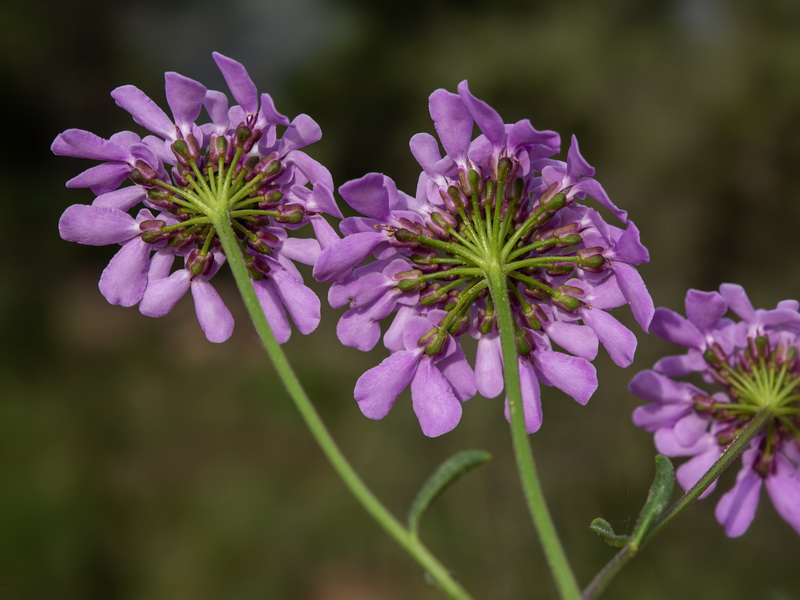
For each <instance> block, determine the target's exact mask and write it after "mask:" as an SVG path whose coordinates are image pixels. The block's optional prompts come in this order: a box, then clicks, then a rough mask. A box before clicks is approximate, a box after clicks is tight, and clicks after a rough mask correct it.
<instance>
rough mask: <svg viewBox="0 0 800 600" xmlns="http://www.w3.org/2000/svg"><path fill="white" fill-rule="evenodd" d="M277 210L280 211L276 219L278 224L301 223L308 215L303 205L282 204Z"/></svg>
mask: <svg viewBox="0 0 800 600" xmlns="http://www.w3.org/2000/svg"><path fill="white" fill-rule="evenodd" d="M275 210H277V211H278V216H277V217H275V220H276V221H277V222H278V223H299V222H300V221H302V220H303V217H304V216H305V214H306V210H305V208H303V205H302V204H281V205H278V206H277V207H276V208H275Z"/></svg>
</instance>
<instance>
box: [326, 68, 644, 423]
mask: <svg viewBox="0 0 800 600" xmlns="http://www.w3.org/2000/svg"><path fill="white" fill-rule="evenodd" d="M430 114H431V117H432V118H433V121H434V126H435V128H436V131H437V133H438V137H439V141H440V142H441V146H442V147H443V148H444V151H445V155H444V156H442V154H441V151H440V146H439V142H437V140H436V138H434V137H433V136H431V135H429V134H427V133H420V134H417V135H415V136H414V137H413V138H412V139H411V152H412V153H413V155H414V157H415V158H416V159H417V161H418V162H419V164H420V166H421V167H422V173H421V174H420V177H419V182H418V185H417V189H416V194H415V195H414V196H410V195H408V194H405V193H403V192H402V191H400V190H398V189H397V187H396V185H395V183H394V182H393V181H392V180H391V179H390V178H389V177H386V176H384V175H381V174H378V173H370V174H368V175H366V176H364V177H362V178H360V179H357V180H354V181H350V182H348V183H346V184H344V185H343V186H342V187H341V188H340V194H341V196H342V198H343V199H344V200H345V201H346V202H347V203H348V204H349V205H350V206H351V207H353V208H354V209H355V210H357V211H358V212H360V213H361V214H362V215H364V216H363V217H351V218H347V219H344V220H343V221H342V222H341V226H340V228H341V231H342V233H343V234H344V238H343V239H342V240H340V241H338V242H336V243H334V244H332V245H330V246H328V247H327V248H325V249H324V250H323V252H322V253H321V255H320V257H319V259H318V261H317V263H316V266H315V267H314V276H315V277H316V278H317V279H319V280H321V281H333V282H335V283H334V285H333V286H332V287H331V289H330V293H329V301H330V303H331V305H332V306H334V307H347V310H346V311H345V313H344V315H343V316H342V318H341V320H340V321H339V324H338V327H337V333H338V336H339V339H340V340H341V341H342V343H344V344H345V345H348V346H352V347H355V348H358V349H360V350H364V351H366V350H370V349H371V348H373V347H374V346H375V345H376V344H377V343H378V341H379V340H380V337H381V327H380V321H381V320H383V319H385V318H387V317H389V316H390V315H394V317H393V320H392V322H391V325H390V326H389V327H388V329H387V330H386V332H385V335H384V336H383V342H384V345H385V346H386V347H387V348H388V349H389V351H390V352H391V354H390V356H389V357H388V358H387V359H385V360H384V361H383V362H382V363H381V364H380V365H378V366H377V367H375V368H373V369H371V370H369V371H367V372H366V373H365V374H364V375H362V377H361V378H360V379H359V380H358V382H357V384H356V388H355V397H356V400H357V401H358V403H359V406H360V408H361V410H362V412H363V413H364V414H365V415H366V416H367V417H369V418H373V419H380V418H383V417H384V416H386V415H387V414H388V412H389V411H390V409H391V407H392V405H393V404H394V402H395V400H396V398H397V397H398V395H399V394H400V393H401V392H402V391H403V390H404V389H405V388H406V387H408V386H409V385H410V386H411V396H412V402H413V406H414V411H415V413H416V415H417V417H418V419H419V422H420V425H421V427H422V431H423V432H424V433H425V434H426V435H428V436H437V435H441V434H443V433H446V432H448V431H450V430H451V429H453V428H454V427H455V426H456V425H457V424H458V422H459V420H460V418H461V403H462V402H464V401H466V400H468V399H469V398H471V397H472V396H474V395H475V394H476V393H477V392H479V393H480V394H482V395H483V396H485V397H488V398H493V397H495V396H497V395H499V394H500V393H501V392H502V391H503V388H504V381H503V376H502V373H503V368H502V356H501V348H500V339H499V335H498V331H497V325H496V311H495V306H494V300H493V298H492V296H491V294H489V292H488V283H487V277H488V274H489V273H490V272H498V269H501V270H502V271H501V272H502V274H503V276H504V277H505V282H506V289H507V293H508V295H509V297H510V300H511V303H512V308H513V311H514V317H515V325H514V326H515V334H516V341H517V351H518V360H519V368H520V377H521V381H520V383H521V386H522V391H523V406H524V414H525V419H526V426H527V430H528V431H529V432H533V431H536V430H537V429H538V428H539V426H540V425H541V421H542V414H541V404H540V398H539V383H540V382H541V383H543V384H545V385H549V386H555V387H557V388H559V389H561V390H562V391H564V392H565V393H567V394H568V395H570V396H572V397H573V398H574V399H575V400H576V401H578V402H579V403H581V404H585V403H586V402H587V401H588V400H589V398H590V397H591V396H592V394H593V393H594V391H595V389H596V387H597V377H596V373H595V369H594V367H593V365H592V364H591V362H590V361H591V360H592V359H594V358H595V356H596V354H597V351H598V345H599V344H600V343H602V344H603V346H604V347H605V348H606V350H607V351H608V352H609V354H610V356H611V358H612V359H613V361H614V362H615V363H616V364H618V365H620V366H623V367H624V366H627V365H629V364H630V363H631V361H632V359H633V354H634V350H635V348H636V338H635V336H634V334H633V333H632V332H631V331H630V330H629V329H627V328H626V327H625V326H623V325H622V324H621V323H620V322H619V321H617V320H616V319H615V318H614V317H612V316H611V315H610V314H609V313H608V312H606V311H607V310H608V309H611V308H615V307H619V306H622V305H625V304H629V305H630V306H631V309H632V311H633V314H634V316H635V318H636V320H637V321H638V323H639V324H640V325H641V327H642V328H644V329H645V330H646V329H647V327H648V325H649V323H650V319H651V318H652V314H653V303H652V300H651V298H650V296H649V295H648V293H647V289H646V288H645V286H644V283H643V282H642V279H641V277H640V276H639V274H638V272H637V271H636V269H635V266H634V265H638V264H641V263H644V262H647V260H648V253H647V250H646V249H645V248H644V246H642V244H641V243H640V241H639V232H638V230H637V229H636V227H635V226H634V224H633V223H632V222H630V221H628V219H627V214H626V213H625V212H624V211H622V210H620V209H618V208H617V207H616V206H615V205H614V204H613V203H612V202H611V200H609V198H608V196H607V195H606V192H605V191H604V190H603V188H602V186H601V185H600V183H598V182H597V180H595V179H594V178H593V175H594V169H593V168H592V167H591V166H590V165H589V164H588V163H587V162H586V161H585V160H584V158H583V157H582V156H581V154H580V152H579V150H578V143H577V141H576V140H575V138H573V139H572V143H571V145H570V148H569V152H568V155H567V160H566V162H564V161H561V160H557V159H555V158H552V157H553V156H554V155H555V154H557V153H558V152H559V147H560V140H559V136H558V134H556V133H555V132H551V131H537V130H536V129H534V128H533V126H532V125H531V123H530V122H529V121H528V120H522V121H519V122H517V123H513V124H506V123H504V122H503V120H502V119H501V117H500V115H499V114H498V113H497V112H496V111H495V110H494V109H492V108H491V107H490V106H488V105H487V104H486V103H484V102H482V101H481V100H478V99H477V98H475V97H474V96H473V95H472V94H471V93H470V92H469V89H468V87H467V83H466V82H462V83H461V84H460V85H459V86H458V93H456V94H454V93H450V92H448V91H446V90H443V89H440V90H437V91H435V92H434V93H433V94H432V95H431V96H430ZM476 125H477V127H478V129H479V130H480V134H479V135H478V136H477V137H475V138H474V139H473V129H474V126H476ZM588 196H591V197H592V198H594V200H595V201H596V202H597V204H598V205H600V206H601V207H603V208H604V209H606V210H608V211H610V212H611V213H613V215H615V216H616V217H617V218H618V219H619V220H620V221H621V222H622V223H623V225H624V228H623V229H621V228H618V227H614V226H612V225H609V224H608V223H607V222H606V221H605V220H604V218H603V216H602V215H601V214H600V212H598V211H597V210H595V209H594V208H591V207H589V206H586V205H584V204H583V203H582V202H583V201H584V200H585V199H586V198H587V197H588ZM373 259H374V260H373ZM365 261H367V262H366V264H362V263H365ZM464 336H470V337H473V338H476V339H477V354H476V358H475V369H474V371H473V369H472V367H471V366H470V364H469V363H468V362H467V359H466V357H465V354H464V351H463V349H462V347H461V344H460V341H461V339H463V337H464ZM559 348H560V349H559ZM562 350H563V351H562ZM506 410H508V409H507V407H506Z"/></svg>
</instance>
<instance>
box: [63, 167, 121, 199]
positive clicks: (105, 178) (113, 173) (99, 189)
mask: <svg viewBox="0 0 800 600" xmlns="http://www.w3.org/2000/svg"><path fill="white" fill-rule="evenodd" d="M130 174H131V168H130V167H129V166H128V165H127V164H125V163H103V164H101V165H96V166H94V167H91V168H89V169H86V170H85V171H84V172H83V173H81V174H80V175H77V176H75V177H73V178H72V179H70V180H69V181H68V182H67V187H68V188H89V189H90V190H92V191H93V192H94V193H95V194H98V195H100V194H105V193H106V192H111V191H113V190H115V189H117V188H118V187H119V185H120V184H121V183H122V182H123V181H125V180H126V179H127V178H128V176H129V175H130Z"/></svg>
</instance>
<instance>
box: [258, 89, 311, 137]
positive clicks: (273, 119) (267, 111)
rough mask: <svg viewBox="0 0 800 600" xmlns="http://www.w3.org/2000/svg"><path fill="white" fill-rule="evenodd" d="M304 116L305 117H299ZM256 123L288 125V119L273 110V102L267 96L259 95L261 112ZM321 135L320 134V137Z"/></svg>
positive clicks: (270, 97)
mask: <svg viewBox="0 0 800 600" xmlns="http://www.w3.org/2000/svg"><path fill="white" fill-rule="evenodd" d="M301 116H305V115H301ZM258 122H259V123H266V124H269V125H284V126H286V125H288V124H289V119H287V118H286V116H284V115H282V114H281V113H279V112H278V111H277V109H276V108H275V102H274V101H273V100H272V96H270V95H269V94H261V110H259V112H258ZM321 136H322V134H320V137H321Z"/></svg>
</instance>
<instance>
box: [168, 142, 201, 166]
mask: <svg viewBox="0 0 800 600" xmlns="http://www.w3.org/2000/svg"><path fill="white" fill-rule="evenodd" d="M172 153H173V154H174V155H175V158H177V159H178V162H179V163H180V164H181V165H183V166H184V167H186V166H188V165H189V164H191V163H192V162H194V161H196V160H197V159H198V158H200V152H199V151H198V150H197V145H196V144H195V147H194V152H193V151H192V148H190V146H189V144H187V143H186V140H175V141H174V142H172ZM195 153H196V156H195Z"/></svg>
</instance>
